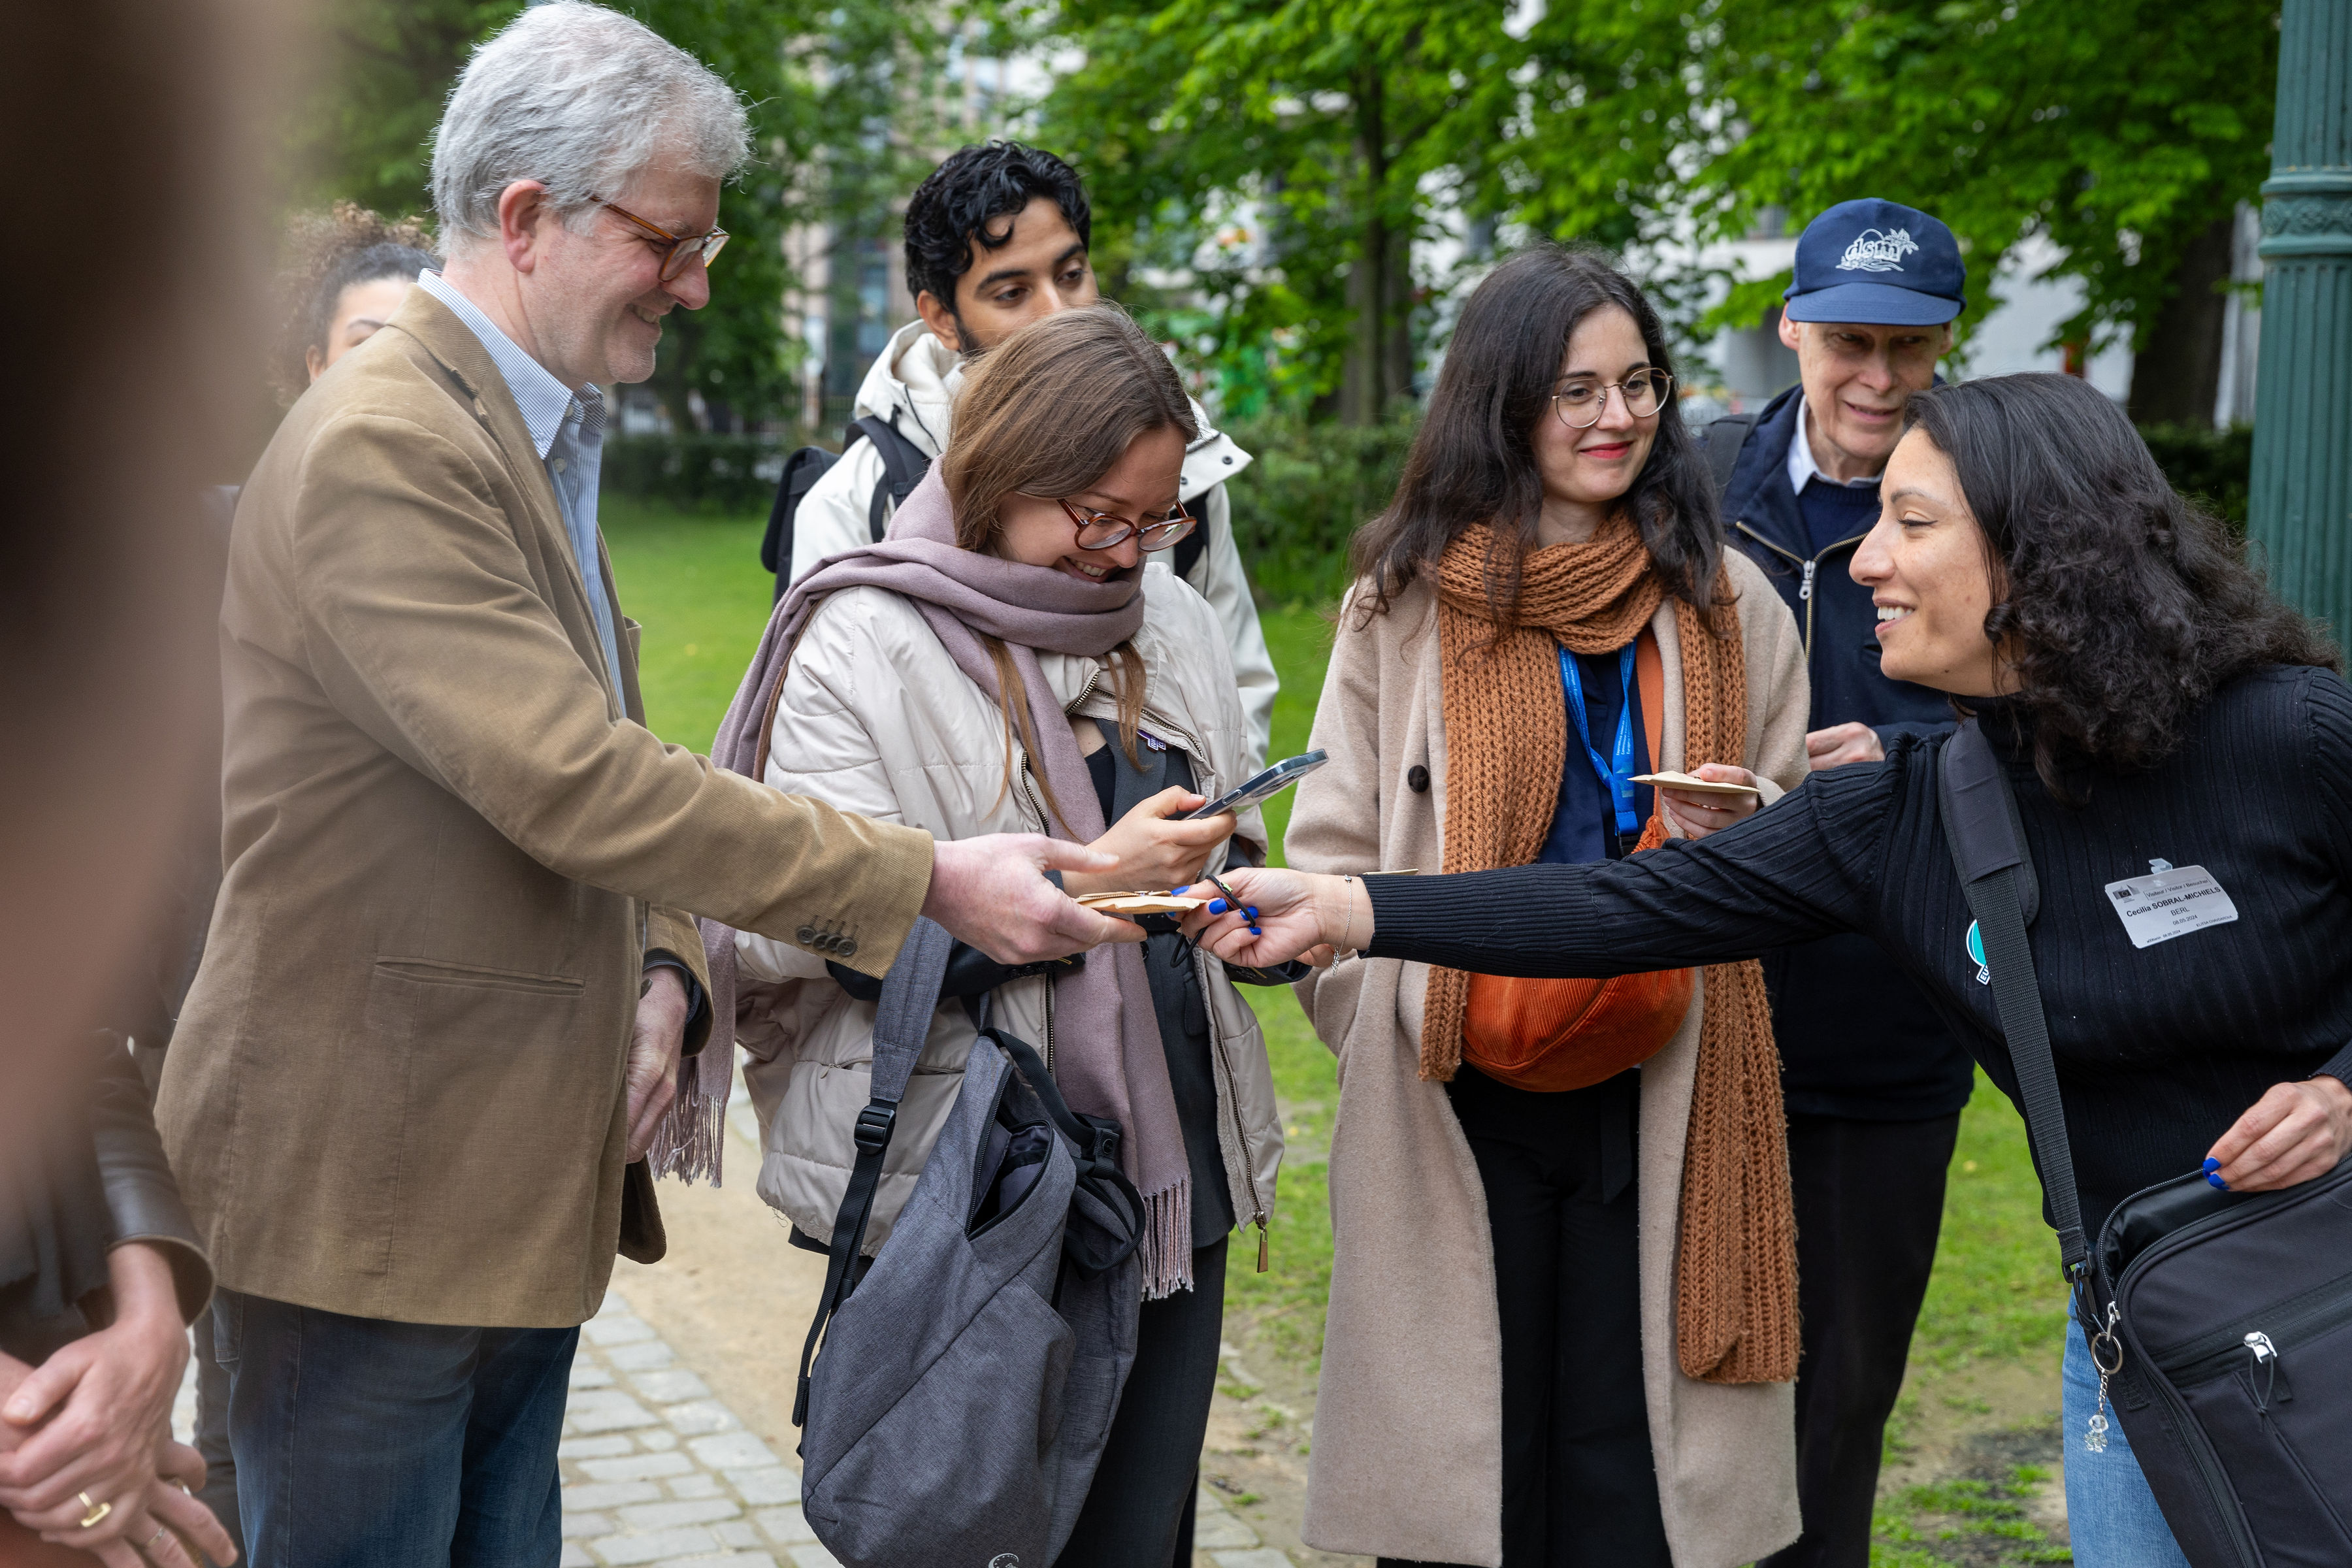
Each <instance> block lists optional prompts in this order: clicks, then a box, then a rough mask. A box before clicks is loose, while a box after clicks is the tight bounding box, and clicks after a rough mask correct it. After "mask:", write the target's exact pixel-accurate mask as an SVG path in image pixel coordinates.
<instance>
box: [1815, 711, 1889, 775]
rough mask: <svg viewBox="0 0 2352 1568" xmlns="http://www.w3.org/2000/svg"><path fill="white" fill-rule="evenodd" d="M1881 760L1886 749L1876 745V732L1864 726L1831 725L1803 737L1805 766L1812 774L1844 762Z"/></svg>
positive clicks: (1841, 765) (1883, 758)
mask: <svg viewBox="0 0 2352 1568" xmlns="http://www.w3.org/2000/svg"><path fill="white" fill-rule="evenodd" d="M1885 760H1886V748H1885V747H1884V746H1882V745H1880V744H1879V743H1878V731H1875V730H1874V729H1872V728H1871V727H1870V726H1869V725H1867V724H1860V723H1856V724H1832V725H1831V726H1830V727H1829V728H1828V729H1826V730H1815V731H1813V732H1812V733H1811V734H1810V735H1807V736H1806V737H1805V765H1806V766H1807V767H1809V768H1811V770H1812V771H1813V772H1814V773H1820V772H1821V771H1822V769H1823V768H1842V767H1843V766H1845V765H1846V763H1883V762H1885Z"/></svg>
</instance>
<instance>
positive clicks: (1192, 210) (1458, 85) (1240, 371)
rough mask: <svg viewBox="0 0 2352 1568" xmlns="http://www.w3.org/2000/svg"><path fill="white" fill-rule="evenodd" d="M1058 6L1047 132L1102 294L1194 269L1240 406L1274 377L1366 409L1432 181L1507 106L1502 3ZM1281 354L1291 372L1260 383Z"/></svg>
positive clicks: (1384, 0)
mask: <svg viewBox="0 0 2352 1568" xmlns="http://www.w3.org/2000/svg"><path fill="white" fill-rule="evenodd" d="M1054 17H1055V24H1056V26H1057V27H1058V34H1057V36H1056V37H1055V42H1056V43H1058V44H1060V45H1062V46H1064V47H1071V46H1075V47H1076V48H1077V49H1079V50H1081V51H1083V58H1084V63H1083V64H1081V65H1080V66H1078V67H1077V68H1076V69H1075V70H1072V71H1070V72H1068V73H1066V74H1065V75H1064V76H1062V77H1061V78H1060V79H1058V80H1057V81H1056V82H1055V85H1054V87H1053V89H1052V90H1051V91H1050V92H1049V93H1048V95H1047V96H1046V98H1045V101H1044V102H1043V104H1042V105H1041V106H1040V110H1039V118H1040V130H1039V138H1040V140H1041V141H1042V142H1044V143H1045V145H1047V146H1049V147H1053V148H1055V150H1056V151H1060V152H1063V153H1067V154H1071V155H1073V157H1074V160H1075V161H1076V162H1077V163H1079V165H1080V167H1081V170H1082V172H1083V173H1084V174H1086V176H1087V184H1088V187H1089V189H1090V190H1091V191H1092V193H1093V195H1094V199H1095V203H1096V210H1097V232H1098V234H1099V235H1100V236H1101V237H1100V238H1098V240H1097V250H1098V251H1099V252H1101V253H1102V255H1103V258H1104V259H1106V260H1108V261H1109V262H1110V263H1111V267H1110V269H1109V272H1108V281H1110V282H1111V283H1112V284H1113V285H1114V288H1115V289H1117V288H1118V287H1121V286H1123V285H1124V284H1125V283H1126V282H1127V281H1128V280H1129V279H1133V278H1135V277H1136V276H1138V275H1139V273H1141V271H1142V270H1143V269H1144V268H1147V267H1150V268H1186V269H1189V270H1190V271H1192V273H1193V274H1194V275H1195V277H1196V279H1197V281H1198V283H1199V284H1200V286H1201V289H1202V292H1203V293H1205V294H1206V295H1207V296H1208V297H1209V298H1210V299H1211V300H1213V302H1214V306H1215V308H1214V309H1213V310H1212V311H1210V312H1209V313H1208V314H1207V315H1206V316H1205V317H1203V318H1200V319H1197V320H1195V321H1192V322H1189V323H1182V324H1189V325H1194V326H1197V327H1199V328H1200V329H1201V339H1202V344H1203V346H1204V347H1205V349H1206V351H1207V353H1208V355H1209V357H1210V360H1211V362H1212V363H1213V366H1214V367H1215V370H1216V372H1217V374H1218V375H1219V377H1220V379H1221V380H1222V381H1223V383H1224V384H1226V386H1227V388H1228V390H1229V391H1236V390H1237V391H1245V392H1247V393H1249V394H1251V395H1249V396H1244V398H1243V399H1242V400H1241V402H1242V405H1243V406H1242V407H1241V408H1240V409H1238V410H1237V411H1238V412H1244V413H1246V412H1253V411H1254V409H1253V408H1252V407H1251V406H1250V404H1251V403H1252V402H1254V401H1265V400H1266V395H1268V394H1269V393H1271V394H1272V395H1274V396H1276V397H1277V398H1279V399H1280V400H1281V401H1284V402H1287V403H1291V404H1294V405H1297V404H1302V403H1312V404H1318V405H1321V406H1323V407H1327V408H1330V409H1333V410H1335V411H1336V412H1338V413H1339V415H1340V416H1341V417H1342V418H1343V419H1346V420H1347V421H1349V422H1350V423H1356V424H1365V423H1370V422H1372V421H1374V420H1377V419H1378V418H1379V417H1380V416H1381V414H1382V413H1383V412H1384V410H1385V409H1386V408H1387V406H1388V405H1390V403H1391V401H1392V400H1394V399H1395V398H1397V397H1399V396H1401V395H1405V394H1407V393H1408V392H1409V391H1410V387H1411V382H1412V372H1413V360H1414V348H1413V341H1412V323H1413V315H1414V311H1415V308H1416V305H1417V304H1418V303H1419V301H1420V299H1421V297H1422V291H1421V289H1420V287H1419V283H1418V281H1417V280H1416V279H1414V278H1413V277H1412V271H1411V265H1410V247H1411V244H1412V240H1413V239H1414V238H1415V237H1419V236H1421V235H1422V234H1423V233H1424V232H1425V231H1426V229H1427V226H1428V223H1429V215H1430V209H1431V206H1432V202H1431V199H1430V197H1429V195H1428V194H1427V190H1426V188H1425V187H1426V184H1427V183H1428V182H1430V181H1431V180H1433V179H1435V180H1438V181H1451V180H1454V179H1456V178H1458V177H1459V175H1460V172H1461V171H1462V170H1463V169H1464V168H1465V167H1466V166H1469V165H1471V164H1473V163H1475V153H1476V150H1477V149H1478V148H1480V147H1481V146H1482V145H1484V142H1485V140H1486V133H1487V132H1488V131H1489V130H1490V129H1491V126H1492V124H1493V122H1494V121H1495V120H1496V118H1497V117H1498V115H1500V114H1502V113H1504V112H1507V110H1508V109H1509V107H1510V105H1511V102H1512V99H1513V89H1512V86H1511V83H1510V82H1509V80H1508V79H1507V67H1508V63H1509V57H1510V56H1511V54H1512V52H1513V51H1514V49H1515V47H1516V46H1515V45H1514V44H1513V41H1512V40H1511V39H1510V38H1509V37H1507V35H1506V34H1505V33H1504V31H1503V29H1502V22H1503V12H1502V9H1501V8H1500V7H1499V6H1492V5H1487V6H1461V7H1444V6H1437V5H1429V4H1426V3H1425V0H1410V3H1408V0H1175V3H1174V4H1171V5H1148V4H1140V3H1138V0H1071V3H1069V4H1065V5H1062V6H1061V7H1060V8H1059V9H1058V10H1057V11H1056V12H1055V13H1054ZM1253 215H1254V218H1255V225H1256V227H1257V232H1248V233H1244V232H1242V230H1243V229H1244V227H1246V222H1245V220H1247V219H1249V218H1250V217H1251V216H1253ZM1221 231H1222V232H1221ZM1203 252H1205V253H1206V254H1202V253H1203ZM1122 273H1125V274H1126V276H1125V277H1122V276H1121V274H1122ZM1276 352H1278V353H1279V355H1280V357H1282V358H1283V359H1286V360H1287V361H1288V362H1289V363H1290V365H1291V366H1292V367H1294V370H1293V374H1291V375H1289V376H1287V377H1285V378H1283V379H1282V380H1280V381H1278V382H1273V383H1271V384H1269V377H1268V373H1267V370H1266V365H1267V363H1268V360H1269V358H1270V357H1271V356H1272V355H1273V354H1274V353H1276Z"/></svg>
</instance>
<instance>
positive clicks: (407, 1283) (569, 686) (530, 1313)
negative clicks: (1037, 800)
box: [159, 289, 930, 1327]
mask: <svg viewBox="0 0 2352 1568" xmlns="http://www.w3.org/2000/svg"><path fill="white" fill-rule="evenodd" d="M594 566H595V569H596V570H598V571H599V572H602V573H603V574H604V591H605V593H606V594H607V595H612V594H613V591H614V590H613V580H612V574H611V568H610V564H609V563H608V562H607V561H605V560H604V558H603V552H601V550H600V552H599V559H598V560H597V562H596V563H594ZM614 604H615V605H617V604H618V600H617V597H615V598H614ZM615 613H616V614H617V609H616V612H615ZM221 639H222V670H223V678H224V687H225V698H226V743H225V747H224V754H223V763H222V795H223V807H224V826H223V832H222V859H223V864H224V867H225V876H224V879H223V882H222V885H221V891H220V900H219V902H218V904H217V905H216V906H215V910H214V914H213V922H212V931H211V936H210V939H209V943H208V945H207V947H206V949H205V959H204V965H203V968H202V969H201V971H200V972H199V973H198V974H197V976H196V981H195V984H194V989H193V990H192V991H191V992H190V994H189V996H188V999H187V1004H186V1006H185V1009H184V1013H183V1015H182V1017H181V1020H180V1025H179V1029H178V1033H177V1035H176V1036H175V1037H174V1039H173V1045H172V1049H171V1053H170V1056H169V1059H168V1065H167V1066H166V1068H165V1069H164V1075H163V1091H162V1100H161V1103H160V1106H159V1120H160V1121H161V1123H162V1127H163V1138H164V1142H165V1146H166V1148H167V1150H168V1151H169V1152H170V1154H171V1158H172V1164H173V1169H174V1170H175V1171H176V1172H177V1173H178V1175H179V1179H180V1185H181V1189H182V1191H183V1192H184V1194H186V1196H187V1199H188V1203H189V1206H190V1207H191V1208H192V1209H193V1210H194V1213H195V1215H196V1218H197V1224H198V1226H199V1228H200V1229H201V1230H202V1232H203V1233H204V1236H205V1244H206V1246H207V1247H209V1249H210V1250H211V1253H212V1257H213V1259H214V1262H215V1265H216V1266H217V1268H218V1269H219V1274H220V1280H221V1283H222V1284H224V1285H226V1286H227V1287H229V1288H230V1289H236V1290H242V1291H246V1292H248V1293H250V1294H255V1295H260V1296H267V1297H271V1298H275V1299H277V1300H286V1301H293V1302H299V1303H300V1304H303V1305H306V1306H312V1307H319V1308H323V1309H326V1310H332V1311H338V1312H344V1313H350V1314H353V1315H356V1316H361V1317H371V1318H388V1319H394V1320H398V1321H407V1322H426V1323H468V1324H486V1325H487V1324H498V1325H506V1326H512V1327H562V1326H566V1325H569V1324H572V1323H577V1322H580V1321H583V1320H584V1319H586V1318H588V1317H590V1316H592V1315H593V1313H594V1312H595V1310H596V1309H597V1305H598V1303H599V1301H600V1300H602V1299H603V1296H604V1286H605V1281H606V1279H607V1278H608V1277H609V1275H610V1273H611V1271H612V1263H613V1256H614V1248H615V1246H616V1244H617V1237H618V1235H619V1231H620V1225H621V1213H622V1195H621V1194H622V1160H621V1156H622V1152H623V1147H624V1143H625V1127H624V1126H623V1117H624V1114H625V1094H624V1091H623V1084H622V1073H623V1069H624V1067H625V1062H626V1058H627V1051H628V1039H629V1031H630V1026H631V1024H632V1021H633V1019H634V1017H635V1007H636V998H637V994H638V989H639V977H640V973H641V971H642V968H643V964H644V960H645V955H646V953H647V952H649V951H656V950H663V951H667V952H673V953H676V954H677V955H678V956H679V957H681V958H684V959H686V960H687V961H688V963H690V964H692V966H693V967H694V968H695V970H696V972H697V973H700V972H701V968H702V946H701V942H700V941H699V939H698V937H697V935H696V932H695V928H694V926H693V923H692V919H691V916H692V915H695V914H707V915H711V916H714V917H716V918H718V919H719V920H722V921H727V922H728V923H729V924H730V925H735V926H740V927H745V928H748V929H750V930H753V931H762V932H765V933H767V934H770V935H773V936H781V937H783V938H785V939H786V940H791V939H792V938H793V935H794V933H795V932H796V931H799V930H801V929H803V928H810V927H814V928H820V929H823V930H824V931H838V932H843V933H846V934H848V935H851V936H854V938H855V939H856V953H855V956H854V958H851V959H848V960H846V962H850V963H854V965H855V966H856V968H858V969H860V970H864V971H866V973H871V974H876V975H879V974H881V973H883V972H884V971H885V970H886V969H887V968H888V966H889V963H890V961H891V958H892V957H893V956H894V955H895V954H896V952H898V946H899V943H900V942H901V941H902V940H903V939H904V937H905V935H906V933H907V931H908V929H909V927H910V926H911V925H912V924H913V921H914V918H915V915H916V913H917V911H918V910H919V907H920V904H921V901H922V898H923V894H924V892H925V890H926V889H927V887H928V885H929V877H930V837H929V835H928V834H925V833H921V832H919V831H915V830H912V829H909V828H905V827H899V826H884V825H879V824H876V823H871V822H867V821H866V820H865V819H864V818H861V817H856V816H846V815H845V814H843V813H840V812H837V811H835V810H834V809H833V808H832V807H830V806H826V805H821V804H819V803H817V802H814V801H809V800H803V799H799V798H796V797H793V796H790V795H782V794H780V793H779V792H777V791H775V790H772V789H770V788H768V787H767V786H766V785H764V784H758V783H755V782H753V781H752V780H750V779H747V778H743V777H741V776H740V775H738V774H735V773H725V772H721V771H719V770H716V769H714V768H713V767H712V766H711V764H710V763H709V762H708V761H706V760H705V759H703V758H701V757H698V756H695V755H692V754H691V753H689V752H686V751H683V750H681V749H680V748H678V747H676V746H667V745H664V744H663V743H662V742H660V741H659V740H657V739H656V738H655V736H654V735H653V733H652V732H651V731H648V730H646V728H645V727H644V723H643V710H642V709H641V707H640V705H639V702H638V696H637V689H636V640H637V628H636V626H635V623H633V622H632V623H626V631H625V635H624V637H623V642H622V688H621V689H620V690H618V691H615V690H614V689H613V685H612V679H611V676H610V674H609V672H608V670H607V667H606V664H605V660H604V657H603V653H602V649H601V647H600V646H599V643H598V639H597V636H596V630H595V626H594V623H593V619H592V617H591V614H590V611H589V606H588V598H587V593H586V589H585V586H584V584H583V581H582V578H581V575H580V570H579V567H578V566H577V564H576V563H575V562H574V560H573V555H572V548H571V545H570V543H569V542H568V540H567V538H566V536H565V533H564V530H563V523H562V514H561V512H560V511H559V510H558V508H557V504H556V500H555V493H554V489H553V488H552V487H551V485H550V484H549V482H548V479H547V473H546V470H545V468H542V467H541V462H540V459H539V456H538V453H537V452H536V451H535V449H534V448H533V447H532V445H531V441H530V434H529V432H528V431H526V430H525V428H524V426H523V422H522V416H521V415H520V412H519V411H518V410H517V408H516V406H515V400H514V397H513V395H512V394H511V393H509V391H508V389H507V386H506V384H505V382H504V380H503V379H502V378H501V377H500V376H499V372H498V370H497V368H496V366H495V365H494V364H493V363H491V360H490V357H489V354H488V351H486V350H485V349H484V348H483V347H482V345H481V342H480V341H479V340H478V339H477V338H476V337H475V336H474V334H473V332H472V331H470V330H468V329H467V326H466V325H465V323H463V322H462V321H458V320H457V317H456V316H454V315H452V314H451V313H450V312H449V310H448V309H447V308H446V307H445V306H444V305H442V304H441V303H440V302H439V301H437V300H435V299H433V298H432V296H430V295H429V294H427V293H425V291H424V290H423V289H413V290H411V291H410V293H409V296H408V299H407V300H406V302H405V303H404V305H403V306H402V307H401V309H400V311H399V313H398V314H397V315H395V316H394V319H393V321H392V322H391V324H390V325H389V326H387V327H386V328H385V329H384V330H383V331H381V332H379V333H377V334H376V336H375V337H374V338H373V339H372V340H370V341H369V342H367V343H366V344H364V345H363V346H362V347H361V348H359V349H357V350H355V351H353V352H352V353H351V354H349V355H347V356H346V357H345V358H344V359H343V360H342V361H341V362H340V363H337V364H336V366H335V368H334V369H333V370H332V371H331V372H330V373H329V374H327V375H326V376H324V377H322V378H321V379H320V382H319V384H317V385H315V386H314V387H312V388H311V389H310V392H309V393H308V394H307V395H305V396H304V397H303V398H302V400H301V401H300V402H299V403H298V404H296V405H295V406H294V409H293V411H292V412H291V413H290V414H289V415H288V416H287V418H286V421H285V423H284V425H282V426H280V427H279V429H278V434H277V437H276V438H275V439H273V440H272V441H271V442H270V444H269V447H268V451H267V452H266V453H264V454H263V456H262V459H261V462H260V464H259V466H258V467H257V468H256V469H255V470H254V475H253V479H252V481H251V483H250V484H248V485H247V489H246V490H245V494H244V496H243V498H242V500H241V502H240V504H239V506H238V509H237V516H236V528H235V531H234V534H233V536H232V540H231V544H230V562H229V574H228V588H227V595H226V601H225V603H224V605H223V609H222V632H221ZM689 911H690V912H689ZM719 1038H720V1040H721V1041H722V1042H723V1041H725V1040H726V1039H728V1038H729V1036H728V1033H727V1032H726V1031H721V1033H720V1035H719ZM689 1043H690V1044H692V1043H694V1042H689ZM720 1070H721V1071H724V1070H726V1069H725V1068H721V1069H720ZM645 1190H646V1192H647V1193H649V1192H650V1186H649V1185H648V1186H647V1187H646V1189H645Z"/></svg>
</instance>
